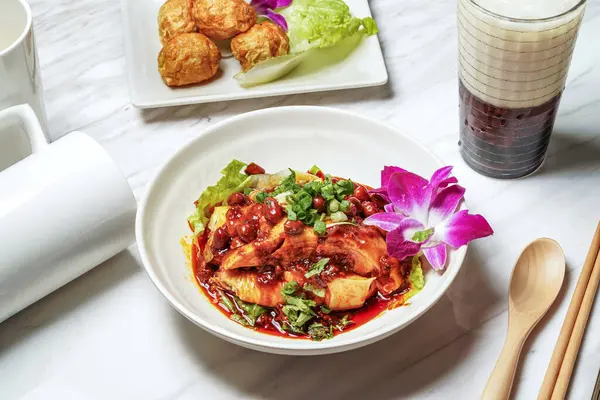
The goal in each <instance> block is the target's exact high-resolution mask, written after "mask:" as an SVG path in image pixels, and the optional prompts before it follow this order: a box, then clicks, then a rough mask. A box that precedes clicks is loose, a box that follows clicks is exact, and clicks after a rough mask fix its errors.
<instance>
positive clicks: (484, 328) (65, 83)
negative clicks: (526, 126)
mask: <svg viewBox="0 0 600 400" xmlns="http://www.w3.org/2000/svg"><path fill="white" fill-rule="evenodd" d="M31 3H32V4H31V5H32V8H33V12H34V15H35V30H36V34H37V41H38V46H39V57H40V63H41V67H42V78H43V83H44V87H45V99H46V105H47V112H48V116H49V124H50V129H51V136H52V137H53V138H54V139H56V138H59V137H60V136H62V135H63V134H65V133H68V132H70V131H72V130H82V131H85V132H87V133H89V134H90V135H92V136H93V137H94V138H95V139H97V140H98V141H99V142H100V143H101V144H102V145H103V146H104V147H105V148H106V149H107V150H108V151H109V152H110V154H111V155H112V156H113V157H114V159H115V160H116V162H117V164H118V165H119V166H120V167H121V168H122V170H123V171H124V173H125V174H126V175H127V177H128V179H129V182H130V183H131V185H132V187H133V189H134V191H135V194H136V196H137V197H138V198H139V197H140V195H141V194H142V193H143V190H144V186H145V184H146V183H147V181H148V179H149V178H150V177H151V176H152V175H153V173H154V172H155V171H156V168H157V167H158V166H159V165H160V164H161V163H162V162H164V160H165V159H166V158H167V157H169V156H170V155H171V154H172V153H173V152H174V151H175V150H176V149H177V148H178V147H180V146H181V145H182V144H183V143H185V142H187V141H188V140H190V139H191V138H193V137H195V136H196V135H197V134H198V133H199V132H200V131H201V130H202V129H203V128H205V127H206V126H208V125H210V124H212V123H214V122H216V121H220V120H223V119H225V118H227V117H230V116H232V115H236V114H239V113H242V112H246V111H251V110H256V109H260V108H265V107H275V106H281V105H295V104H319V105H329V106H334V107H339V108H343V109H347V110H352V111H355V112H357V113H362V114H365V115H367V116H370V117H373V118H377V119H379V120H381V121H385V122H387V123H389V124H391V125H393V126H396V127H398V128H401V129H402V130H404V131H406V132H410V133H412V134H413V135H415V136H416V137H418V138H419V139H420V140H421V141H423V142H424V143H426V144H427V145H428V146H430V147H431V148H432V149H433V150H434V151H435V152H436V153H437V154H438V155H439V156H440V157H442V158H443V159H444V160H445V161H446V162H447V163H449V164H455V165H456V170H455V171H456V174H457V175H458V176H459V177H460V179H461V180H462V183H463V184H464V185H465V186H466V187H467V188H469V191H468V193H467V195H468V197H469V202H470V205H471V208H472V209H473V210H474V211H477V212H480V213H483V214H484V215H486V217H487V218H488V219H489V221H490V222H491V224H492V226H493V227H494V229H495V230H496V235H495V236H494V237H493V238H491V239H489V240H484V241H481V242H479V243H477V244H475V245H474V246H472V249H471V251H470V252H469V256H468V260H467V262H466V264H465V265H464V268H463V270H462V271H461V273H460V275H459V277H458V278H457V280H456V282H455V284H454V285H453V286H452V288H451V289H450V290H449V292H448V294H447V296H445V297H444V298H443V299H442V300H441V301H440V302H439V303H438V304H437V305H436V306H434V307H433V308H432V309H431V310H430V311H429V312H428V313H427V314H426V315H425V316H423V317H422V318H420V319H419V320H418V321H416V322H415V323H413V324H412V325H411V326H410V327H408V328H406V329H405V330H403V331H401V332H400V333H398V334H396V335H394V336H393V337H391V338H389V339H386V340H384V341H382V342H379V343H377V344H374V345H371V346H368V347H366V348H362V349H359V350H356V351H352V352H348V353H344V354H338V355H333V356H327V357H310V358H292V357H284V356H274V355H266V354H261V353H257V352H254V351H251V350H245V349H243V348H240V347H236V346H235V345H232V344H228V343H226V342H224V341H222V340H220V339H217V338H214V337H212V336H210V335H209V334H207V333H205V332H204V331H202V330H201V329H199V328H197V327H195V326H194V325H192V324H191V323H190V322H188V321H187V320H185V319H184V318H183V317H181V316H180V315H179V314H178V313H177V312H176V311H174V310H173V309H172V308H171V307H170V306H169V305H168V304H167V302H166V300H164V299H163V298H162V297H161V295H160V294H159V293H158V291H157V290H155V289H154V287H153V286H152V284H151V282H150V280H149V279H148V278H147V277H146V275H145V273H144V272H143V271H142V270H141V267H140V265H139V260H138V255H137V251H136V249H135V247H134V246H133V247H132V248H130V250H129V251H126V252H123V253H121V254H119V255H118V256H116V257H114V258H113V259H111V260H109V261H108V262H106V263H104V264H103V265H101V266H99V267H98V268H96V269H95V270H93V271H91V272H90V273H88V274H86V275H84V276H83V277H81V278H79V279H77V280H76V281H74V282H72V283H71V284H69V285H67V286H66V287H64V288H62V289H60V290H58V291H57V292H55V293H53V294H52V295H50V296H48V297H47V298H45V299H43V300H42V301H40V302H38V303H36V304H35V305H33V306H32V307H30V308H28V309H27V310H25V311H23V312H21V313H19V314H17V315H16V316H14V317H12V318H11V319H9V320H8V321H6V322H4V323H2V324H0V399H54V398H56V399H65V400H67V399H90V400H91V399H94V400H96V399H128V400H129V399H148V400H160V399H180V400H184V399H240V398H244V399H246V398H256V399H302V398H307V397H308V398H316V399H321V398H322V399H341V398H352V399H354V398H357V399H359V398H364V399H367V398H369V399H370V398H373V399H392V398H394V399H401V398H424V399H472V398H477V397H478V396H479V394H480V393H481V390H482V389H483V387H484V385H485V383H486V381H487V378H488V375H489V373H490V371H491V370H492V368H493V366H494V363H495V361H496V357H497V356H498V354H499V352H500V348H501V346H502V344H503V341H504V335H505V332H506V326H507V314H506V308H507V304H506V303H507V298H506V297H507V296H506V292H507V288H508V280H509V276H510V271H511V268H512V265H513V263H514V260H515V259H516V257H517V255H518V254H519V252H520V250H521V248H522V247H523V246H524V245H525V244H526V243H527V242H529V241H531V240H532V239H534V238H536V237H539V236H548V237H552V238H554V239H556V240H558V241H559V242H560V243H561V245H562V246H563V248H564V249H565V252H566V256H567V262H568V268H569V272H568V275H567V279H566V285H565V288H564V290H563V292H562V293H561V295H560V302H559V303H558V305H557V306H556V307H553V308H552V309H551V311H550V316H549V317H547V318H545V319H544V320H543V321H542V323H541V324H540V325H539V327H538V328H537V329H536V330H535V331H534V332H533V334H532V336H531V337H530V340H529V341H528V342H527V344H526V347H525V349H524V352H523V359H522V361H523V362H522V363H521V367H520V368H519V371H518V372H517V378H516V387H515V390H514V397H515V398H518V399H534V398H535V396H536V394H537V391H538V389H539V386H540V384H541V381H542V378H543V375H544V372H545V369H546V366H547V362H548V360H549V358H550V355H551V352H552V350H553V347H554V343H555V340H556V338H557V336H558V331H559V329H560V325H561V323H562V319H563V317H564V314H565V312H566V308H567V306H568V302H569V299H570V296H571V293H572V290H573V288H574V286H575V282H576V279H577V276H578V274H579V271H580V269H581V265H582V263H583V260H584V258H585V254H586V252H587V248H588V245H589V242H590V240H591V236H592V233H593V231H594V228H595V225H596V222H597V221H598V219H599V218H600V208H599V202H598V200H599V198H600V173H599V169H600V140H599V138H600V136H599V133H600V66H599V65H598V64H599V61H600V52H599V51H598V37H600V5H599V4H598V3H597V2H592V3H591V4H589V5H588V9H587V12H586V16H585V20H584V23H583V27H582V29H581V32H580V36H579V41H578V44H577V49H576V51H575V55H574V58H573V63H572V66H571V72H570V76H569V80H568V87H567V90H566V92H565V93H564V97H563V101H562V105H561V111H560V114H559V117H558V122H557V124H556V129H555V133H554V137H553V141H552V143H551V148H550V151H549V156H548V159H547V162H546V164H545V166H544V168H543V169H542V170H541V171H540V172H539V173H538V174H537V175H535V176H534V177H531V178H528V179H524V180H516V181H494V180H490V179H487V178H484V177H482V176H479V175H477V174H476V173H474V172H472V171H471V170H469V169H468V168H467V167H466V166H465V165H464V164H463V162H462V161H461V159H460V156H459V153H458V147H457V141H458V120H457V113H458V110H457V100H458V99H457V97H458V96H457V78H456V57H457V50H456V23H455V18H456V15H455V2H454V1H452V0H431V1H427V2H423V1H418V0H401V1H400V0H372V1H371V6H372V8H373V13H374V16H375V18H376V20H377V21H378V24H379V27H380V30H381V33H380V40H381V42H382V45H383V50H384V53H385V59H386V63H387V67H388V71H389V75H390V81H389V83H388V84H387V85H386V86H383V87H379V88H371V89H363V90H353V91H344V92H332V93H321V94H312V95H297V96H286V97H276V98H269V99H264V100H252V101H238V102H230V103H217V104H209V105H198V106H185V107H176V108H163V109H155V110H147V111H139V110H136V109H135V108H133V107H132V106H131V105H130V103H129V98H128V89H127V82H126V77H125V57H124V50H123V40H122V27H121V13H120V4H119V2H118V1H116V0H77V1H74V0H53V1H47V0H32V1H31ZM98 206H101V205H98ZM599 368H600V315H599V311H598V307H596V310H595V312H594V313H593V315H592V317H591V320H590V323H589V326H588V331H587V335H586V337H585V342H584V344H583V347H582V351H581V354H580V357H579V360H578V363H577V369H576V372H575V375H574V378H573V381H572V385H571V391H570V394H569V397H570V398H572V399H587V398H589V396H590V394H591V392H592V388H593V386H594V381H595V378H596V375H597V373H598V369H599Z"/></svg>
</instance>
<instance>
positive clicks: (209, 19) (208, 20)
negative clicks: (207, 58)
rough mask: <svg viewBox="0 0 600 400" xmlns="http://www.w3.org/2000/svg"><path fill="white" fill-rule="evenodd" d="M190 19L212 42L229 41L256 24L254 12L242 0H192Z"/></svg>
mask: <svg viewBox="0 0 600 400" xmlns="http://www.w3.org/2000/svg"><path fill="white" fill-rule="evenodd" d="M192 17H193V18H194V21H196V26H198V30H199V31H200V32H202V33H204V34H205V35H206V36H208V37H209V38H211V39H214V40H225V39H230V38H232V37H234V36H235V35H237V34H239V33H242V32H246V31H247V30H248V29H250V28H252V26H254V24H255V23H256V11H254V8H253V7H252V6H251V5H250V4H248V3H246V2H245V1H244V0H194V1H193V6H192Z"/></svg>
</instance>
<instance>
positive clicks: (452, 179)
mask: <svg viewBox="0 0 600 400" xmlns="http://www.w3.org/2000/svg"><path fill="white" fill-rule="evenodd" d="M454 183H458V179H456V178H455V177H454V176H451V177H450V178H448V179H444V180H443V181H441V182H440V186H439V188H440V189H443V188H445V187H447V186H450V185H452V184H454Z"/></svg>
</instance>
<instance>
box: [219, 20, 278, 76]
mask: <svg viewBox="0 0 600 400" xmlns="http://www.w3.org/2000/svg"><path fill="white" fill-rule="evenodd" d="M231 52H232V53H233V56H234V57H235V58H237V60H238V61H239V62H240V64H241V65H242V70H243V71H244V72H246V71H248V70H249V69H250V68H252V67H253V66H254V65H255V64H258V63H259V62H261V61H264V60H266V59H269V58H273V57H279V56H283V55H286V54H288V53H289V52H290V40H289V39H288V37H287V35H286V33H285V32H284V30H283V29H282V28H281V27H280V26H279V25H276V24H274V23H272V22H269V21H265V22H262V23H260V24H256V25H254V26H253V27H252V28H250V30H249V31H248V32H245V33H241V34H239V35H237V36H236V37H234V38H233V39H231Z"/></svg>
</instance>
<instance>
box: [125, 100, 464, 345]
mask: <svg viewBox="0 0 600 400" xmlns="http://www.w3.org/2000/svg"><path fill="white" fill-rule="evenodd" d="M296 112H307V113H326V114H336V115H337V116H339V117H345V118H354V119H356V120H362V121H363V122H365V123H368V124H372V125H376V126H377V127H379V128H382V129H386V130H390V131H393V132H395V134H398V135H400V136H402V137H403V138H404V139H406V140H409V141H411V142H412V143H413V144H415V145H416V146H418V147H420V148H421V149H422V150H423V151H425V152H426V153H427V154H429V155H430V156H431V157H432V158H433V159H434V160H435V161H436V162H437V163H438V164H439V166H440V167H441V166H443V165H444V163H443V161H442V160H441V159H440V158H439V157H438V156H437V155H435V154H434V153H433V152H432V151H431V150H429V149H428V148H427V147H426V146H425V145H424V144H423V143H421V142H420V141H419V140H417V139H416V138H414V137H413V136H411V135H409V134H407V133H405V132H402V131H401V130H398V129H396V128H395V127H393V126H391V125H388V124H386V123H383V122H380V121H377V120H375V119H373V118H370V117H366V116H364V115H362V114H357V113H353V112H350V111H346V110H341V109H338V108H333V107H324V106H283V107H270V108H264V109H260V110H255V111H250V112H247V113H242V114H238V115H236V116H233V117H230V118H226V119H224V120H223V121H220V122H218V123H215V124H213V125H211V126H209V127H207V128H205V129H204V130H202V132H200V134H199V135H198V136H197V137H195V138H193V139H191V140H189V141H188V142H187V143H185V144H184V145H182V146H181V147H180V148H179V149H178V150H177V151H176V152H175V153H174V154H173V155H171V156H170V157H169V158H168V159H167V160H166V161H165V162H164V163H163V164H162V165H161V166H160V167H159V168H158V170H157V172H156V173H155V174H154V176H153V177H152V178H151V179H150V180H149V182H148V184H147V186H146V190H145V192H144V194H143V196H142V198H141V200H140V202H139V205H138V210H137V215H136V221H135V236H136V242H137V247H138V252H139V254H140V258H141V261H142V265H143V267H144V270H145V271H146V273H147V275H148V277H149V278H150V280H151V281H152V283H153V284H154V286H155V287H156V288H157V289H158V291H159V292H160V293H161V294H162V295H163V296H164V297H165V298H166V299H167V300H168V301H169V303H170V304H171V306H172V307H173V308H175V309H176V310H177V311H178V312H179V313H180V314H182V315H183V316H184V317H186V318H187V319H188V320H190V321H191V322H193V323H194V324H196V325H198V326H199V327H201V328H203V329H204V330H206V331H208V332H210V333H212V334H213V335H216V336H217V337H220V338H222V339H226V340H229V341H232V342H234V343H236V344H243V345H245V346H246V347H249V348H252V349H264V351H269V350H272V351H277V350H283V351H294V352H298V353H300V354H306V355H310V354H315V353H314V352H315V351H317V352H318V351H323V352H336V351H337V352H339V351H344V350H346V349H350V348H358V347H362V346H365V345H367V344H370V343H373V342H375V341H377V339H378V338H385V337H387V336H389V335H391V334H393V333H395V332H397V331H398V330H400V329H402V328H404V327H406V326H408V325H409V324H411V323H412V322H414V321H415V320H416V319H418V318H419V317H421V316H422V315H423V314H425V313H426V312H427V311H428V310H429V309H430V308H431V307H433V306H434V305H435V304H436V303H437V302H438V301H439V300H440V299H441V298H442V296H443V295H444V294H445V293H446V291H447V290H448V288H449V287H450V286H451V285H452V283H453V282H454V280H455V278H456V276H457V275H458V272H459V271H460V270H461V268H462V266H463V264H464V260H465V257H466V253H467V250H468V245H465V246H463V248H464V250H463V248H460V250H462V251H457V257H456V263H457V265H458V266H457V267H456V268H455V269H453V270H451V271H448V270H446V271H445V273H444V274H448V275H447V284H445V285H441V286H440V287H439V288H438V289H437V290H436V291H434V292H433V293H432V294H431V295H430V299H431V301H430V302H428V303H427V302H426V303H424V304H423V305H421V306H420V307H418V308H417V309H416V310H415V312H413V313H412V315H411V316H410V317H409V318H408V319H406V320H403V321H398V322H397V323H392V324H389V325H387V326H385V328H380V329H378V330H375V331H373V332H370V333H369V334H366V335H364V336H361V337H355V338H352V339H346V340H344V339H343V336H342V337H341V338H340V339H338V340H337V341H322V342H308V343H312V344H314V345H313V346H306V345H304V346H299V345H297V344H296V343H298V342H299V341H301V342H302V343H306V342H307V341H305V340H299V339H290V340H289V343H269V342H268V341H265V340H260V339H255V338H250V337H247V336H244V335H241V334H238V333H235V332H231V331H230V330H228V329H226V328H223V327H220V326H217V325H216V324H214V323H212V322H211V321H210V320H207V319H205V318H201V317H199V316H198V315H196V314H195V313H193V312H192V311H191V310H189V309H188V308H187V307H186V306H184V305H183V304H181V302H179V301H178V300H177V299H175V297H174V296H172V295H171V293H170V291H169V290H168V289H167V288H166V287H165V286H164V285H163V283H162V282H161V280H160V279H159V278H158V276H157V275H156V273H155V271H154V267H153V265H152V263H151V262H150V260H149V258H148V255H147V252H148V250H147V249H146V243H145V234H144V232H145V224H144V221H145V219H146V206H147V204H148V202H149V201H150V199H151V197H152V196H153V194H154V192H155V186H156V184H157V183H158V182H159V181H161V178H162V176H163V174H164V173H165V170H166V169H167V168H168V166H169V165H170V164H171V163H172V162H173V161H174V160H175V159H177V158H178V157H179V156H180V155H181V154H182V153H183V152H184V151H185V150H186V149H187V148H189V147H190V146H193V145H194V144H195V143H196V142H198V141H201V140H203V138H204V137H205V136H207V135H209V134H211V133H213V132H214V131H218V130H220V129H221V128H223V127H224V126H227V125H229V124H232V123H235V122H239V121H241V120H245V119H252V118H257V117H264V116H265V115H271V114H284V115H285V114H287V113H296ZM315 120H318V118H317V119H315ZM463 207H464V205H463ZM367 324H369V322H367V323H366V324H365V325H367ZM264 336H265V338H267V339H268V338H269V337H270V335H268V334H264Z"/></svg>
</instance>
